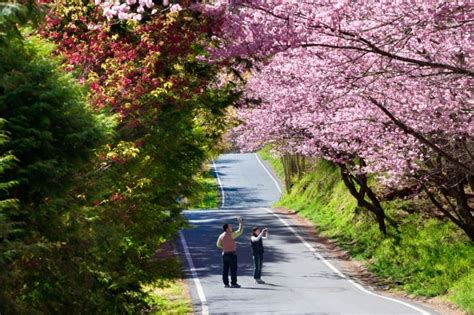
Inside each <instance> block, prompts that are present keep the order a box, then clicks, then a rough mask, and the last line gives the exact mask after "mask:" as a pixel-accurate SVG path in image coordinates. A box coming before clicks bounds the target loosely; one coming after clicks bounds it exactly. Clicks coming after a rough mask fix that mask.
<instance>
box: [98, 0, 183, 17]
mask: <svg viewBox="0 0 474 315" xmlns="http://www.w3.org/2000/svg"><path fill="white" fill-rule="evenodd" d="M95 5H96V6H100V7H101V8H102V10H103V14H104V16H105V17H106V18H107V19H108V20H112V19H115V18H118V19H119V20H135V21H140V20H141V19H142V18H143V16H144V15H147V14H148V15H155V14H156V13H158V12H165V11H169V12H178V11H180V10H181V9H182V8H181V6H180V5H179V4H170V2H169V0H163V1H162V2H161V5H156V4H155V2H153V0H125V1H121V0H110V1H109V0H106V1H103V0H95Z"/></svg>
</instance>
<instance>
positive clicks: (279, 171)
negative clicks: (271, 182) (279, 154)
mask: <svg viewBox="0 0 474 315" xmlns="http://www.w3.org/2000/svg"><path fill="white" fill-rule="evenodd" d="M258 155H259V156H260V157H261V158H262V159H263V160H265V161H267V162H268V163H270V165H271V167H272V168H273V171H274V172H275V174H276V175H277V176H278V177H279V178H280V179H283V177H284V176H285V172H284V170H283V164H282V163H281V159H276V158H275V157H274V156H273V153H272V147H271V146H270V145H267V146H265V147H264V148H263V149H262V150H260V151H258Z"/></svg>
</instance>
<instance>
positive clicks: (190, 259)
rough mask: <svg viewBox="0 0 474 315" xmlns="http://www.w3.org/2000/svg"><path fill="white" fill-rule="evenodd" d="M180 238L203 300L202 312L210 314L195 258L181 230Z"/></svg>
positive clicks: (203, 314) (200, 297) (195, 283)
mask: <svg viewBox="0 0 474 315" xmlns="http://www.w3.org/2000/svg"><path fill="white" fill-rule="evenodd" d="M179 238H180V239H181V245H182V246H183V250H184V255H185V256H186V260H187V262H188V266H189V270H190V271H191V275H192V277H193V281H194V285H195V286H196V291H197V294H198V296H199V300H200V301H201V314H202V315H209V307H208V305H207V299H206V295H205V294H204V289H203V287H202V285H201V281H200V280H199V277H198V274H197V272H196V268H195V267H194V262H193V258H192V257H191V253H190V252H189V248H188V244H187V243H186V239H185V238H184V234H183V232H182V231H179Z"/></svg>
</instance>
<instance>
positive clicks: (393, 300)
mask: <svg viewBox="0 0 474 315" xmlns="http://www.w3.org/2000/svg"><path fill="white" fill-rule="evenodd" d="M262 209H264V210H266V211H267V212H269V213H271V214H273V215H274V216H275V217H277V218H278V220H280V221H281V222H282V223H283V224H284V225H286V226H287V227H288V229H289V230H290V231H291V232H293V234H294V235H295V236H296V237H297V238H298V239H299V240H300V241H301V242H302V243H303V244H304V246H306V247H307V248H308V249H309V250H310V251H311V252H312V253H313V254H314V255H315V256H316V257H317V258H318V259H320V260H321V261H322V262H323V263H324V264H325V265H326V266H328V267H329V269H331V270H332V271H334V272H335V273H336V274H337V275H338V276H340V277H341V278H344V279H346V280H347V281H349V282H350V283H352V284H353V285H354V286H355V287H356V288H357V289H359V290H360V291H362V292H364V293H367V294H370V295H373V296H376V297H379V298H382V299H385V300H389V301H392V302H395V303H399V304H402V305H404V306H406V307H409V308H411V309H413V310H415V311H417V312H420V314H422V315H430V313H429V312H427V311H425V310H423V309H421V308H419V307H417V306H414V305H411V304H409V303H406V302H403V301H400V300H397V299H394V298H391V297H388V296H383V295H380V294H377V293H374V292H371V291H369V290H367V289H366V288H364V287H363V286H362V285H360V284H359V283H357V282H355V281H354V280H352V279H348V278H347V276H346V275H345V274H343V273H342V272H341V271H339V270H338V269H337V268H336V267H334V265H333V264H331V263H330V262H329V261H327V260H326V259H325V258H324V257H323V256H322V255H321V254H320V253H318V252H317V251H316V249H315V248H314V247H313V246H311V244H309V243H308V242H307V241H306V240H305V239H304V238H303V237H302V236H301V235H300V234H299V233H298V232H296V230H295V229H294V228H293V227H292V226H291V225H290V224H288V222H286V221H285V220H284V219H282V218H281V217H280V216H279V215H278V214H276V213H275V212H273V211H272V210H271V209H269V208H262Z"/></svg>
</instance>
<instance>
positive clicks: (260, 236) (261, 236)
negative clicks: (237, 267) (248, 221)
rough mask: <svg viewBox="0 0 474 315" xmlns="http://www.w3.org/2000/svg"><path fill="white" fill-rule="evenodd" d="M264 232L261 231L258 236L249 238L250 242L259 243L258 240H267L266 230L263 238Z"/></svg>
mask: <svg viewBox="0 0 474 315" xmlns="http://www.w3.org/2000/svg"><path fill="white" fill-rule="evenodd" d="M264 233H265V232H264V231H261V232H260V234H258V236H253V235H252V236H251V237H250V241H252V242H258V241H260V239H262V240H266V239H267V238H268V230H267V233H266V234H265V236H263V234H264Z"/></svg>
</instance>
